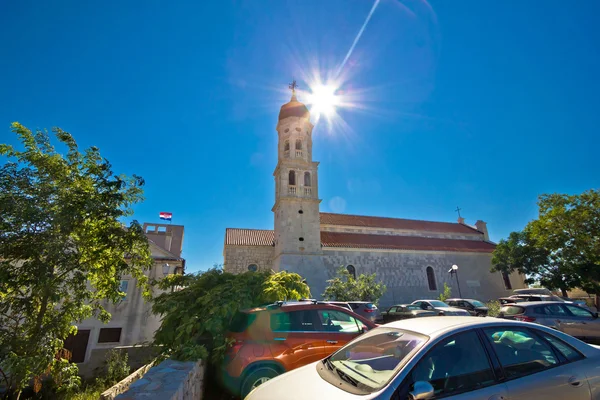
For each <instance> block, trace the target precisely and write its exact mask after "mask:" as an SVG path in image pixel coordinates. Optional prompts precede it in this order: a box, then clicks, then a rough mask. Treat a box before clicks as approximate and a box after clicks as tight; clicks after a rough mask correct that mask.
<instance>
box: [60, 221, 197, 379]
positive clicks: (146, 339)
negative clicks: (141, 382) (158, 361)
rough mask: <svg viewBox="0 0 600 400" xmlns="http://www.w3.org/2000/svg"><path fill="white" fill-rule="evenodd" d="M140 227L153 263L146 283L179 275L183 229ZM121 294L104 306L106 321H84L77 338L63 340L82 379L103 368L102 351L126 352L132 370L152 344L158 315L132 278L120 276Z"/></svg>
mask: <svg viewBox="0 0 600 400" xmlns="http://www.w3.org/2000/svg"><path fill="white" fill-rule="evenodd" d="M143 228H144V232H145V233H146V236H147V237H148V240H149V243H150V251H151V253H152V258H153V260H154V264H153V266H152V268H150V269H149V270H148V271H146V275H147V276H148V278H149V280H152V279H161V278H163V277H164V276H166V275H168V274H174V273H183V270H184V268H185V260H184V259H183V258H181V250H182V246H183V232H184V228H183V226H182V225H169V224H151V223H145V224H144V226H143ZM121 291H123V292H125V293H126V296H125V298H124V299H123V301H121V302H120V303H118V304H113V303H108V302H106V303H105V304H104V307H105V308H106V310H107V311H108V312H109V313H111V315H112V318H111V320H110V322H108V323H107V324H104V323H103V322H101V321H99V320H97V319H95V318H89V319H86V320H85V321H83V322H81V323H80V324H78V333H77V335H75V336H73V337H70V338H68V339H67V340H66V341H65V348H67V349H69V350H71V352H72V361H73V362H76V363H77V364H78V365H79V371H80V373H81V374H82V375H84V376H92V375H94V369H96V368H97V367H100V366H102V365H103V363H104V360H105V357H106V352H107V351H108V350H110V349H112V348H115V347H118V348H122V349H123V350H125V351H127V352H128V353H129V360H130V364H131V365H132V366H133V367H134V368H135V367H136V366H137V365H138V364H140V363H142V362H143V361H145V359H146V358H147V356H148V354H149V348H148V347H147V346H144V345H147V344H149V343H151V342H152V340H153V338H154V332H156V330H157V329H158V328H159V326H160V316H157V315H155V314H153V313H152V310H151V308H152V305H151V304H150V303H149V302H147V301H145V300H144V298H143V296H142V291H141V289H140V288H139V287H138V286H137V281H136V279H134V278H132V277H130V276H124V277H123V278H122V281H121ZM140 366H141V365H140Z"/></svg>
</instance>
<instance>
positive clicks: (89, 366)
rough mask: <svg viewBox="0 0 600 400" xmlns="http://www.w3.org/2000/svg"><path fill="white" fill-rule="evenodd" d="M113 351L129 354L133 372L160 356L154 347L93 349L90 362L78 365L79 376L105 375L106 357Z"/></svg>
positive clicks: (128, 357)
mask: <svg viewBox="0 0 600 400" xmlns="http://www.w3.org/2000/svg"><path fill="white" fill-rule="evenodd" d="M113 349H116V350H120V351H124V352H126V353H127V363H128V364H129V366H130V367H131V369H132V370H136V369H138V368H140V367H142V366H144V365H146V364H148V363H149V362H150V361H151V360H152V359H154V357H156V355H157V354H158V349H157V348H156V347H153V346H118V347H110V348H108V347H107V348H98V349H92V350H91V351H90V356H89V359H88V361H87V362H85V363H83V364H78V366H79V374H80V375H82V376H83V377H85V378H93V377H96V376H102V375H104V373H105V368H106V366H105V363H106V356H107V354H108V352H109V351H111V350H113Z"/></svg>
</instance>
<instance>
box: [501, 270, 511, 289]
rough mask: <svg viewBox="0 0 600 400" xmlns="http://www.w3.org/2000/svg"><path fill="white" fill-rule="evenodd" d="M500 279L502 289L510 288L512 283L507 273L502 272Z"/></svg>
mask: <svg viewBox="0 0 600 400" xmlns="http://www.w3.org/2000/svg"><path fill="white" fill-rule="evenodd" d="M502 280H503V281H504V289H506V290H512V284H511V283H510V277H509V276H508V273H506V272H503V273H502Z"/></svg>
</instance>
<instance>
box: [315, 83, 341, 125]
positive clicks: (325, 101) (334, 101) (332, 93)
mask: <svg viewBox="0 0 600 400" xmlns="http://www.w3.org/2000/svg"><path fill="white" fill-rule="evenodd" d="M310 89H311V93H310V94H309V95H308V104H310V105H311V113H313V115H315V116H316V117H317V119H318V118H319V117H320V116H321V115H323V116H325V117H327V118H331V117H333V116H334V115H335V110H336V107H337V106H338V105H339V104H340V98H339V96H338V95H337V94H336V91H337V87H336V86H334V85H323V84H317V85H315V86H311V88H310Z"/></svg>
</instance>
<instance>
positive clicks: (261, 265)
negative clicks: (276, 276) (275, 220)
mask: <svg viewBox="0 0 600 400" xmlns="http://www.w3.org/2000/svg"><path fill="white" fill-rule="evenodd" d="M273 252H274V248H273V246H231V245H229V246H225V251H224V253H223V258H224V262H223V271H225V272H230V273H233V274H239V273H242V272H247V271H248V265H250V264H256V265H257V266H258V270H259V271H264V270H270V269H271V268H272V267H273Z"/></svg>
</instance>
